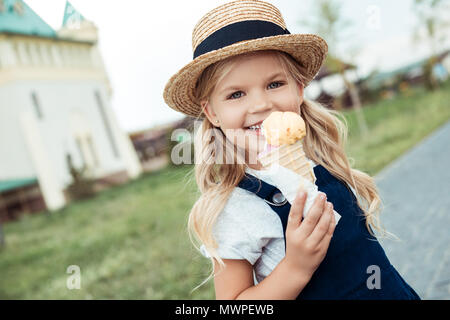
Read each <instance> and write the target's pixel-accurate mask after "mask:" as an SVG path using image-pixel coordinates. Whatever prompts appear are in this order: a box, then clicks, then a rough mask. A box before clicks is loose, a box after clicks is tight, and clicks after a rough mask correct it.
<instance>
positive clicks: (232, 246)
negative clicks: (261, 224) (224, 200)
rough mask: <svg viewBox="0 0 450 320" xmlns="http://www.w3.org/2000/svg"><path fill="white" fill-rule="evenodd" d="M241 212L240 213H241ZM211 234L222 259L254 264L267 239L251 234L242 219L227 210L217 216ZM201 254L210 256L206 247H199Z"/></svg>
mask: <svg viewBox="0 0 450 320" xmlns="http://www.w3.org/2000/svg"><path fill="white" fill-rule="evenodd" d="M241 214H242V213H241ZM213 236H214V238H215V240H216V242H217V248H216V250H217V253H218V255H219V257H221V258H222V259H245V260H247V261H248V262H250V264H252V265H254V264H255V262H256V261H257V260H258V259H259V257H260V256H261V254H262V249H263V247H264V246H265V245H266V244H267V242H268V240H266V239H264V238H258V235H257V234H256V235H251V234H250V233H249V232H248V230H247V228H246V225H245V220H244V219H242V221H241V220H240V219H239V218H237V217H233V216H232V215H230V214H229V213H228V212H226V211H224V212H222V213H221V214H220V215H219V217H218V218H217V221H216V224H215V226H214V228H213ZM200 252H201V254H202V255H203V256H204V257H206V258H210V255H209V253H208V252H207V250H206V247H205V246H204V245H202V246H201V247H200Z"/></svg>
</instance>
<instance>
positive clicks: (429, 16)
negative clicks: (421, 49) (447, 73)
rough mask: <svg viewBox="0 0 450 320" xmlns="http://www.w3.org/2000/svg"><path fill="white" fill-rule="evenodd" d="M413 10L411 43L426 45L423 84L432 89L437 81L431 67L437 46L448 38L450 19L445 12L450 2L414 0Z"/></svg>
mask: <svg viewBox="0 0 450 320" xmlns="http://www.w3.org/2000/svg"><path fill="white" fill-rule="evenodd" d="M412 8H413V12H414V13H415V14H416V16H417V19H418V24H417V25H416V28H415V30H414V34H413V38H412V40H413V43H415V44H416V45H420V46H423V45H424V44H425V45H428V46H429V49H430V52H431V55H430V57H429V58H428V59H427V61H426V62H425V65H424V77H425V85H426V87H427V88H428V89H430V90H434V89H437V88H438V86H439V82H438V81H437V80H436V78H435V77H434V75H433V67H434V65H435V64H436V62H437V57H438V54H439V52H438V47H439V46H440V45H442V44H443V43H445V40H447V39H448V33H449V32H448V31H449V26H450V21H448V18H447V16H446V13H448V12H449V11H450V3H449V2H448V1H443V0H415V1H414V3H413V7H412Z"/></svg>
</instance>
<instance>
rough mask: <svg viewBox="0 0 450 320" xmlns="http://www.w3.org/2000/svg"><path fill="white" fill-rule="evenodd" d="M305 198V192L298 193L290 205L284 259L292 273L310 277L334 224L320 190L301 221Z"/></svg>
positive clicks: (326, 245)
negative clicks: (301, 273)
mask: <svg viewBox="0 0 450 320" xmlns="http://www.w3.org/2000/svg"><path fill="white" fill-rule="evenodd" d="M322 196H323V197H322ZM306 197H307V194H306V192H299V193H298V194H297V196H296V198H295V201H294V203H293V205H292V206H291V210H290V212H289V218H288V222H287V226H286V256H285V260H286V262H287V264H288V265H289V266H290V267H291V268H292V271H293V272H306V274H307V275H309V276H312V275H313V273H314V272H315V271H316V269H317V268H318V267H319V265H320V263H321V262H322V260H323V259H324V258H325V254H326V252H327V250H328V246H329V244H330V240H331V237H332V236H333V232H334V228H335V226H336V224H335V219H334V214H333V204H332V203H331V202H328V201H326V195H325V193H323V192H319V195H318V196H317V197H316V199H315V200H314V203H313V205H312V207H311V208H310V210H309V211H308V214H307V215H306V218H305V219H304V220H303V221H301V219H302V214H303V209H304V206H305V202H306Z"/></svg>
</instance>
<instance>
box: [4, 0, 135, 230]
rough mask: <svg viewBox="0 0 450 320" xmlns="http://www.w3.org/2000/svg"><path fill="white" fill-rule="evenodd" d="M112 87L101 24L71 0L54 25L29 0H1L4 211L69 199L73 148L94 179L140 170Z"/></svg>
mask: <svg viewBox="0 0 450 320" xmlns="http://www.w3.org/2000/svg"><path fill="white" fill-rule="evenodd" d="M111 93H112V90H111V86H110V82H109V79H108V76H107V73H106V71H105V67H104V65H103V61H102V57H101V55H100V53H99V50H98V47H97V28H96V26H95V25H94V24H93V23H92V22H91V21H88V20H86V19H85V18H84V17H83V16H82V15H81V14H80V13H79V12H77V11H76V10H75V9H74V8H73V7H72V6H71V4H70V3H69V2H67V3H66V7H65V12H64V18H63V25H62V27H61V29H60V30H58V31H55V30H53V29H52V28H51V27H50V26H49V25H48V24H47V23H46V22H45V21H43V20H42V19H41V18H40V17H39V16H38V15H37V14H36V13H35V12H34V11H33V10H32V9H31V8H30V7H29V6H28V5H27V4H26V3H24V2H23V1H21V0H0V159H1V161H0V219H3V220H8V217H9V218H12V216H14V215H15V214H16V213H17V212H20V211H30V212H33V211H36V210H41V209H45V208H47V209H49V210H55V209H59V208H61V207H63V206H64V205H65V204H66V203H67V202H68V201H69V200H70V199H69V197H68V195H67V192H66V188H67V186H68V185H69V184H70V183H71V182H72V181H71V180H72V179H71V176H70V174H69V169H68V167H67V163H66V156H67V154H70V156H71V158H72V160H73V162H74V164H75V165H76V166H77V167H79V168H81V167H83V166H84V167H85V168H87V173H88V175H89V177H91V178H94V179H99V180H101V181H108V179H109V180H111V181H116V182H117V181H119V182H120V181H121V182H124V181H127V180H128V179H130V178H135V177H137V176H139V175H140V173H141V172H142V167H141V165H140V162H139V158H138V156H137V154H136V151H135V150H134V148H133V144H132V143H131V141H130V138H129V137H128V135H127V134H126V133H125V132H123V131H122V129H121V128H120V127H119V125H118V122H117V119H116V117H115V115H114V112H113V110H112V108H111V104H110V98H111ZM2 217H3V218H2ZM0 222H1V220H0Z"/></svg>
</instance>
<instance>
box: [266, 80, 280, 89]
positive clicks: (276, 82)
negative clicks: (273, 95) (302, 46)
mask: <svg viewBox="0 0 450 320" xmlns="http://www.w3.org/2000/svg"><path fill="white" fill-rule="evenodd" d="M274 83H275V84H277V86H275V87H272V89H275V88H278V87H281V86H282V85H283V83H282V82H278V81H275V82H272V83H271V84H269V87H270V86H271V85H272V84H274Z"/></svg>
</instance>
